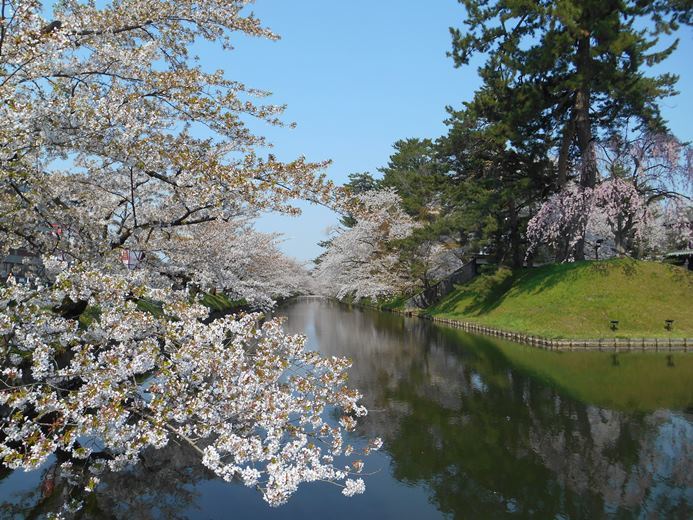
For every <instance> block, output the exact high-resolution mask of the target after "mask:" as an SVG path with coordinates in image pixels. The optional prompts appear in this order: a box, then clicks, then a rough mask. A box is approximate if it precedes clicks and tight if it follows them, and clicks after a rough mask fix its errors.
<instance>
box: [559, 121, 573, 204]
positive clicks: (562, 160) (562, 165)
mask: <svg viewBox="0 0 693 520" xmlns="http://www.w3.org/2000/svg"><path fill="white" fill-rule="evenodd" d="M574 137H575V120H574V119H573V115H572V114H571V115H570V118H569V119H568V122H566V124H565V126H564V127H563V136H562V137H561V149H560V151H559V152H558V177H557V179H556V187H557V188H558V189H559V190H560V189H561V188H563V186H565V184H566V182H568V155H569V154H570V145H571V144H573V138H574Z"/></svg>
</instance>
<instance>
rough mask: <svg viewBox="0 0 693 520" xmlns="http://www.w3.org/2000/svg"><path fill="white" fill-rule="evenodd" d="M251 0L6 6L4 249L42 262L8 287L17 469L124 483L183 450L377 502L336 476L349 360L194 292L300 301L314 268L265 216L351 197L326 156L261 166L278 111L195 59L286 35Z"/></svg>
mask: <svg viewBox="0 0 693 520" xmlns="http://www.w3.org/2000/svg"><path fill="white" fill-rule="evenodd" d="M249 3H251V2H250V1H247V0H224V1H221V0H210V1H204V2H203V1H189V2H183V1H177V0H174V1H161V0H137V1H135V0H113V1H112V2H109V3H105V4H104V3H100V2H99V3H96V2H80V1H77V0H60V1H57V2H55V3H53V4H50V5H46V6H44V5H42V4H41V3H40V2H36V1H33V0H0V120H2V121H3V124H2V125H1V126H0V183H1V189H0V246H1V248H2V250H1V251H0V253H6V252H7V251H8V250H9V249H11V248H22V249H24V250H27V251H29V252H31V253H32V254H34V255H37V256H42V258H43V259H44V267H45V273H44V276H42V277H40V278H37V279H35V280H34V281H33V285H31V286H28V285H27V286H18V285H15V284H12V283H9V284H8V285H7V286H5V287H1V288H0V352H1V354H0V356H1V359H2V363H1V364H2V373H1V375H0V409H1V410H2V412H1V415H0V459H1V460H2V462H3V464H5V465H6V466H8V467H10V468H24V469H32V468H36V467H38V466H39V465H41V464H42V463H44V462H46V461H47V460H48V459H49V458H50V457H53V456H54V457H56V458H57V459H58V460H59V461H61V468H60V469H59V470H58V471H61V472H63V471H64V472H66V473H69V472H70V471H72V469H71V468H73V467H74V466H75V464H76V463H77V462H78V461H84V460H86V461H87V462H89V463H93V464H96V463H97V462H100V463H104V464H106V467H107V468H108V469H109V470H111V471H116V470H119V469H121V468H123V467H124V466H126V465H128V464H133V463H135V462H136V461H137V460H138V457H139V455H140V454H141V453H142V452H143V451H144V450H146V449H152V448H160V447H162V446H164V445H166V444H168V443H169V442H171V440H172V439H174V440H175V441H176V442H181V443H186V444H188V445H190V446H191V447H192V448H193V449H194V450H195V451H196V452H197V453H198V455H199V457H200V458H201V460H202V462H203V463H204V465H205V466H207V467H208V468H209V469H211V470H212V471H214V472H215V473H216V474H217V475H219V476H221V477H222V478H224V479H226V480H229V481H230V480H235V479H238V480H240V481H242V482H244V483H245V484H246V485H249V486H256V487H258V488H259V489H260V490H261V491H262V494H263V496H264V498H265V500H266V501H267V502H269V503H270V504H272V505H278V504H281V503H283V502H285V501H286V500H287V499H288V497H289V496H290V495H291V493H293V492H294V491H295V490H296V489H297V486H298V485H299V484H301V483H302V482H312V481H316V480H326V481H330V482H334V483H337V484H339V485H341V486H342V487H343V492H344V494H346V495H352V494H355V493H359V492H362V491H363V481H362V480H361V479H352V478H350V473H353V472H359V471H360V470H361V468H362V465H363V463H362V462H361V461H359V460H357V461H354V464H353V465H352V466H349V468H348V469H347V467H345V466H343V465H338V464H337V463H336V462H335V461H336V460H337V459H336V457H337V456H342V455H346V456H347V457H348V456H350V455H352V453H355V452H354V448H353V447H351V446H347V445H346V444H345V442H344V440H343V433H344V431H347V430H351V429H353V428H354V426H355V417H358V416H361V415H363V414H364V413H366V412H365V409H363V408H362V407H361V406H360V405H359V404H358V400H359V394H358V393H357V392H356V391H353V390H350V389H348V388H347V387H346V386H345V384H346V369H347V367H348V362H347V361H346V360H343V359H337V358H330V359H322V358H320V357H319V356H318V355H317V354H315V353H309V352H306V351H305V350H304V349H303V346H304V339H303V338H302V337H299V336H288V335H285V334H284V333H283V332H282V330H281V324H280V322H279V321H277V320H267V321H263V318H262V316H260V315H258V314H249V315H238V316H227V317H223V318H221V319H218V320H216V321H213V322H212V323H206V322H207V321H208V320H206V319H204V318H206V317H207V310H206V309H205V308H204V307H202V306H201V305H200V304H199V302H198V301H197V299H196V296H195V291H194V290H193V289H194V288H195V286H199V287H201V288H218V289H221V290H228V291H236V292H234V293H233V294H234V295H235V296H238V297H242V298H246V299H248V300H252V301H253V302H254V303H255V304H256V305H257V306H259V307H267V306H269V305H270V300H271V298H272V297H275V296H282V295H288V294H290V293H291V292H293V291H294V290H295V289H296V285H295V284H296V279H295V277H294V274H295V273H297V271H299V269H298V267H297V266H296V265H295V264H291V263H290V262H288V261H287V260H286V259H284V258H281V257H280V256H279V255H278V252H277V248H276V246H277V237H276V236H273V235H266V234H261V233H256V232H253V231H252V230H251V229H250V228H249V225H250V224H249V220H248V219H252V217H253V216H254V215H256V214H257V212H259V211H261V210H276V211H284V212H288V213H296V212H297V210H296V208H295V207H293V206H292V205H291V204H290V202H289V201H290V200H292V199H295V198H306V199H310V200H313V201H317V202H321V203H331V202H334V201H335V198H339V197H340V192H339V190H336V189H335V188H334V187H333V186H332V185H331V183H329V182H326V181H325V179H324V176H323V175H322V174H320V173H319V172H320V170H321V168H322V167H323V166H324V163H308V162H306V161H305V160H304V159H303V158H298V159H296V160H294V161H292V162H280V161H278V160H277V159H276V158H275V157H273V156H272V155H267V156H266V157H263V156H261V155H260V152H259V150H260V149H261V148H263V147H265V146H269V143H267V142H266V141H265V140H264V139H263V138H262V137H261V136H257V135H254V134H253V133H251V132H250V130H249V129H248V126H247V123H248V121H249V120H251V119H257V120H261V121H264V122H266V123H267V124H270V125H281V124H282V122H281V120H280V119H279V118H280V115H281V112H282V107H278V106H273V105H268V104H262V102H261V99H262V98H263V97H265V96H266V93H265V92H261V91H258V90H254V89H251V88H249V87H246V86H245V85H243V84H242V83H240V82H238V81H235V80H232V79H229V78H227V77H226V75H225V74H224V72H223V71H208V70H206V69H205V68H204V67H202V66H201V65H200V64H199V63H198V62H197V59H196V58H195V57H194V56H192V55H190V49H192V48H194V47H195V45H196V44H197V43H198V42H200V41H207V42H208V43H210V44H214V45H217V46H220V47H222V48H224V49H230V48H231V47H232V44H233V40H234V38H235V35H237V34H246V35H250V36H257V37H265V38H270V39H274V38H276V35H275V34H274V33H272V32H271V31H270V30H269V29H267V28H265V27H263V26H262V25H261V24H260V22H259V21H258V20H257V19H256V18H255V17H253V16H252V15H251V14H247V12H246V7H247V5H248V4H249ZM123 255H126V256H127V258H128V259H130V257H131V255H135V257H136V259H137V262H135V264H136V265H135V267H136V268H135V269H128V266H126V265H124V263H123V262H122V261H121V259H122V258H123ZM126 263H127V264H132V262H126ZM259 264H262V265H261V266H260V265H259ZM132 266H133V265H131V267H132ZM278 271H283V272H284V274H279V272H278ZM292 277H293V278H294V279H293V280H291V278H292ZM336 411H339V412H338V414H337V416H338V417H339V416H341V419H340V420H339V422H338V423H337V422H336V421H330V420H328V419H325V417H326V415H325V414H328V415H330V414H334V413H337V412H336ZM328 412H329V413H328ZM377 446H378V442H377V441H375V442H374V443H373V444H371V445H369V446H366V447H365V451H366V452H367V451H368V450H370V449H372V448H374V447H377ZM95 486H98V477H97V476H93V478H92V477H90V478H89V481H88V482H87V484H86V485H85V487H86V488H87V490H89V489H93V488H94V487H95ZM74 506H78V504H70V503H68V504H66V507H67V508H68V509H70V510H72V509H74Z"/></svg>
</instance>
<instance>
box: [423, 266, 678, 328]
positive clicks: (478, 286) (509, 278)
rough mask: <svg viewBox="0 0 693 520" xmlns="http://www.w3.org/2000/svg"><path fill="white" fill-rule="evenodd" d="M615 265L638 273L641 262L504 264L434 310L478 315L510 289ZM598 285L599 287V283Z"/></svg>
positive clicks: (539, 288)
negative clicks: (514, 267) (505, 266)
mask: <svg viewBox="0 0 693 520" xmlns="http://www.w3.org/2000/svg"><path fill="white" fill-rule="evenodd" d="M616 269H619V270H620V271H622V272H623V274H624V275H625V276H627V277H633V276H637V275H638V274H639V273H638V263H637V261H635V260H632V259H616V260H607V261H601V262H594V261H582V262H574V263H567V264H552V265H548V266H543V267H537V268H530V269H522V270H518V271H515V272H511V271H509V270H508V269H503V268H501V269H499V270H498V271H496V272H495V273H493V274H491V275H486V276H483V277H479V278H476V279H475V280H473V281H472V282H471V283H470V284H467V285H464V286H458V288H457V291H456V292H455V293H453V294H452V295H450V296H449V297H448V298H446V299H444V300H443V301H442V302H441V303H439V304H438V305H436V306H435V312H443V313H452V312H457V313H461V314H465V315H469V316H476V317H479V316H483V315H484V314H487V313H489V312H491V311H493V310H494V309H496V308H497V307H499V306H500V305H501V304H502V303H503V301H504V300H505V299H506V298H507V297H508V296H509V295H510V293H511V292H512V294H513V295H522V294H539V293H541V292H543V291H546V290H548V289H551V288H552V287H555V286H557V285H559V284H564V283H566V282H569V281H571V280H577V279H579V278H582V277H583V276H585V271H586V270H589V273H588V274H587V275H586V276H588V277H589V276H590V275H597V276H599V277H608V276H609V275H610V274H611V273H613V272H614V271H615V270H616ZM682 276H683V275H682ZM595 289H596V290H598V287H596V288H595ZM467 300H469V301H470V303H468V304H467V305H466V306H465V307H464V308H463V309H459V308H458V306H459V305H461V304H462V302H464V301H467Z"/></svg>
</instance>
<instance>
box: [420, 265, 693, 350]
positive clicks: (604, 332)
mask: <svg viewBox="0 0 693 520" xmlns="http://www.w3.org/2000/svg"><path fill="white" fill-rule="evenodd" d="M692 301H693V273H691V272H690V271H686V270H685V269H683V268H680V267H675V266H672V265H668V264H662V263H658V262H643V261H636V260H632V259H617V260H608V261H602V262H576V263H572V264H554V265H548V266H544V267H540V268H536V269H524V270H521V271H517V272H512V271H510V270H508V269H499V270H498V271H496V272H495V273H493V274H490V275H482V276H479V277H477V278H475V279H474V280H472V281H471V282H469V283H467V284H464V285H460V286H458V287H457V289H456V290H455V291H453V292H452V293H451V294H449V295H448V296H447V297H446V298H444V299H443V300H442V301H441V302H439V303H438V304H436V305H434V306H433V307H431V308H429V309H427V310H426V311H425V313H426V314H429V315H431V316H437V317H441V318H449V319H454V320H459V321H468V322H475V323H479V324H483V325H486V326H489V327H495V328H499V329H504V330H508V331H513V332H521V333H526V334H535V335H540V336H544V337H548V338H600V337H614V336H615V337H623V338H627V337H631V338H635V337H637V338H640V337H645V338H655V337H657V338H661V337H669V336H672V337H693V309H692V308H691V302H692ZM667 319H671V320H674V325H673V330H672V331H668V330H667V329H665V327H664V325H665V323H664V321H665V320H667ZM611 320H618V322H619V323H618V329H617V330H616V331H612V330H611V329H610V321H611Z"/></svg>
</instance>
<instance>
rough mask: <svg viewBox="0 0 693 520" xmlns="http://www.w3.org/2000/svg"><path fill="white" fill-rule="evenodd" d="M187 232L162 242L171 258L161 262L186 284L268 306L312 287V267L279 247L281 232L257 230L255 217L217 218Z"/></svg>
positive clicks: (255, 306) (166, 269)
mask: <svg viewBox="0 0 693 520" xmlns="http://www.w3.org/2000/svg"><path fill="white" fill-rule="evenodd" d="M185 231H186V232H180V233H177V234H176V235H175V241H170V240H169V241H167V242H166V244H164V245H163V246H162V247H163V248H164V249H165V251H166V255H167V261H166V262H161V264H162V265H160V266H159V267H158V269H159V271H160V272H163V273H166V274H167V276H168V277H169V278H172V279H174V280H176V281H178V282H179V284H180V285H182V286H186V285H189V284H193V285H194V287H196V288H199V289H200V290H205V291H214V290H219V291H222V292H223V293H224V294H226V295H227V296H228V297H230V298H232V299H234V300H243V301H245V302H246V303H247V304H248V305H250V306H251V307H252V308H257V309H264V310H267V309H269V308H271V307H272V306H273V304H274V302H275V301H276V300H282V299H286V298H289V297H291V296H294V295H297V294H301V293H304V292H308V291H310V285H311V278H310V276H309V274H308V271H307V270H306V269H305V268H304V266H302V265H301V264H299V263H298V262H296V261H295V260H293V259H291V258H289V257H287V256H286V255H285V254H283V253H282V252H281V251H280V250H279V242H280V240H281V236H280V235H278V234H272V233H260V232H258V231H255V230H254V229H253V228H252V221H247V220H243V219H232V220H229V221H216V222H210V223H208V224H205V225H203V226H202V227H201V229H197V227H192V228H189V229H186V230H185ZM172 242H173V243H172ZM190 243H193V244H195V250H194V252H193V251H191V247H190Z"/></svg>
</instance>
